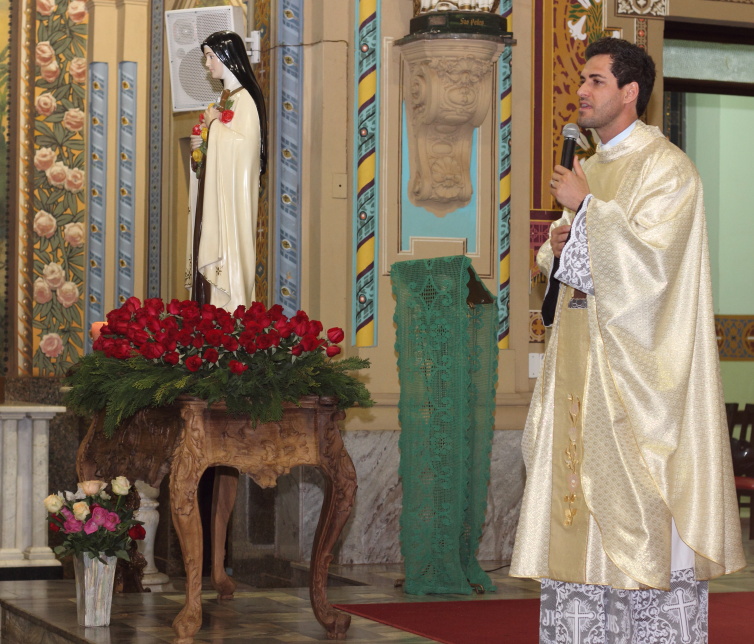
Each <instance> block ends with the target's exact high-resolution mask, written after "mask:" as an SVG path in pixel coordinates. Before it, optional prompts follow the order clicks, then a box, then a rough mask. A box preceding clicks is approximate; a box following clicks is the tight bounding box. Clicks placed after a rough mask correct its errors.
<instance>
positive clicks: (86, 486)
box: [79, 481, 107, 496]
mask: <svg viewBox="0 0 754 644" xmlns="http://www.w3.org/2000/svg"><path fill="white" fill-rule="evenodd" d="M106 487H107V483H105V482H104V481H79V490H80V491H81V492H82V493H83V495H84V496H96V495H97V494H99V493H100V492H101V491H102V490H104V489H105V488H106Z"/></svg>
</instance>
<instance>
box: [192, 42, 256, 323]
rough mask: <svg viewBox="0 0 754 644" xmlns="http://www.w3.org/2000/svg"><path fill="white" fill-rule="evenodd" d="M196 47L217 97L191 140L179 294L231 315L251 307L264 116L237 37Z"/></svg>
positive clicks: (252, 77) (244, 52) (248, 66)
mask: <svg viewBox="0 0 754 644" xmlns="http://www.w3.org/2000/svg"><path fill="white" fill-rule="evenodd" d="M201 48H202V52H203V53H204V56H205V65H206V66H207V69H209V72H210V75H211V76H212V78H218V79H222V82H223V92H222V95H221V96H220V98H219V100H218V101H217V103H214V104H213V105H210V106H209V107H208V108H207V110H206V111H205V112H204V116H203V122H202V124H201V125H200V126H197V127H195V128H194V133H193V134H192V136H191V149H192V158H193V162H192V168H193V169H194V170H195V171H196V172H195V173H194V172H192V173H191V194H190V196H189V204H190V206H189V208H190V213H189V234H188V248H187V256H188V257H187V266H186V288H188V289H190V290H191V299H192V300H196V301H197V302H199V303H201V304H214V305H215V306H217V307H220V308H224V309H226V310H228V311H234V310H235V309H236V307H238V305H239V304H243V305H244V306H249V305H250V304H251V303H252V302H253V301H254V295H255V293H254V290H255V289H254V278H255V274H256V229H257V209H258V202H259V177H260V175H261V174H262V173H264V171H265V169H266V166H267V113H266V110H265V105H264V98H263V97H262V90H261V88H260V87H259V83H257V79H256V78H255V77H254V72H253V71H252V70H251V65H250V63H249V57H248V55H247V53H246V46H245V43H244V41H243V39H242V38H241V36H239V35H238V34H237V33H235V32H232V31H218V32H216V33H213V34H212V35H211V36H209V37H208V38H207V39H206V40H205V41H204V42H203V43H202V47H201ZM205 128H206V131H205V132H204V133H203V135H202V130H204V129H205ZM205 148H206V149H205ZM197 159H198V163H197Z"/></svg>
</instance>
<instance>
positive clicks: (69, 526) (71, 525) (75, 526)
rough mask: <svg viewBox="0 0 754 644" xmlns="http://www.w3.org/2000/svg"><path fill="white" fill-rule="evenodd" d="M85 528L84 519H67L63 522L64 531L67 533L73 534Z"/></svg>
mask: <svg viewBox="0 0 754 644" xmlns="http://www.w3.org/2000/svg"><path fill="white" fill-rule="evenodd" d="M83 529H84V523H83V521H79V520H78V519H66V520H65V523H64V524H63V532H65V533H66V534H72V533H75V532H81V531H82V530H83Z"/></svg>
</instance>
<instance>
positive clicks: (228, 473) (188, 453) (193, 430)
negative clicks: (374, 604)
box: [77, 396, 356, 643]
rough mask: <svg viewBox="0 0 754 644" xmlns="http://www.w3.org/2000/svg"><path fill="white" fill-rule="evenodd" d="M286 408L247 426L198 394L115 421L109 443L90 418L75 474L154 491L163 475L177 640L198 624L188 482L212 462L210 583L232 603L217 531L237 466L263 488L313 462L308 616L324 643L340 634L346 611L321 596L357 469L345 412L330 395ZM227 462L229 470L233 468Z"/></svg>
mask: <svg viewBox="0 0 754 644" xmlns="http://www.w3.org/2000/svg"><path fill="white" fill-rule="evenodd" d="M299 402H300V404H299V406H295V405H286V406H285V411H284V415H283V419H282V420H281V421H280V422H273V423H259V424H257V426H256V427H254V425H253V423H252V422H251V421H250V420H249V419H248V418H244V417H234V416H232V415H230V414H228V413H227V412H226V409H225V405H224V404H216V405H213V406H212V407H210V408H208V407H207V404H206V402H205V401H203V400H198V399H195V398H189V397H181V398H179V399H178V401H177V402H176V404H174V405H172V406H169V407H161V408H153V409H146V410H142V411H140V412H138V413H136V414H135V415H134V416H132V417H131V418H129V419H128V420H127V421H125V422H123V423H122V424H121V425H120V426H119V427H118V429H117V430H116V433H115V434H114V436H113V437H112V438H111V439H108V438H106V437H105V435H104V433H103V432H102V429H101V427H102V416H101V415H100V416H98V417H97V418H95V419H94V421H93V422H92V424H91V426H90V427H89V431H88V433H87V435H86V437H85V438H84V440H83V441H82V443H81V445H80V447H79V451H78V458H77V470H78V476H79V480H81V481H86V480H91V479H103V480H110V479H111V478H113V477H115V476H120V475H124V476H127V477H128V478H129V479H130V480H131V481H133V480H136V479H141V480H143V481H145V482H147V483H149V484H150V485H152V486H154V487H159V485H160V483H161V481H162V479H163V478H164V476H165V475H166V474H168V473H170V505H171V511H172V516H173V525H174V526H175V529H176V532H177V533H178V538H179V541H180V544H181V550H182V552H183V562H184V566H185V568H186V604H185V606H184V607H183V609H182V610H181V612H180V613H179V614H178V616H177V617H176V618H175V620H174V621H173V628H174V629H175V632H176V634H177V635H178V639H176V640H175V641H176V642H181V643H183V642H191V641H192V639H193V636H194V634H195V633H196V632H197V631H198V630H199V627H200V626H201V621H202V605H201V582H202V525H201V519H200V516H199V507H198V503H197V485H198V483H199V479H200V478H201V476H202V473H203V472H204V470H206V469H207V468H208V467H211V466H227V467H219V468H218V471H217V473H216V477H215V488H214V493H213V508H212V544H213V546H212V550H213V552H212V585H213V587H214V588H215V589H216V590H217V591H218V597H219V598H224V599H231V598H232V597H233V591H234V590H235V583H234V582H233V580H232V579H230V577H228V575H227V574H226V572H225V568H224V566H223V558H224V555H225V536H226V530H227V524H228V519H229V517H230V513H231V511H232V509H233V503H234V500H235V495H236V489H237V486H238V472H239V471H240V472H241V473H243V474H248V475H249V476H250V477H251V478H252V479H253V480H254V481H256V482H257V483H258V484H259V485H260V486H262V487H273V486H274V485H275V484H276V483H277V478H278V476H280V475H281V474H285V473H287V472H289V471H290V469H291V468H292V467H295V466H296V465H313V466H315V467H318V468H319V469H320V470H321V471H322V474H323V476H324V480H325V496H324V502H323V504H322V512H321V514H320V517H319V522H318V523H317V529H316V532H315V536H314V545H313V548H312V557H311V570H310V577H309V596H310V599H311V604H312V608H313V610H314V615H315V616H316V618H317V620H318V621H319V623H320V624H322V626H324V628H325V630H326V631H327V637H328V639H335V640H342V639H345V637H346V631H347V630H348V627H349V625H350V623H351V617H350V616H349V615H347V614H346V613H342V612H340V611H337V610H335V609H334V608H333V606H332V604H330V603H329V602H328V601H327V569H328V566H329V564H330V561H331V560H332V554H331V553H332V548H333V546H334V545H335V542H336V541H337V539H338V537H339V536H340V533H341V531H342V529H343V526H344V525H345V523H346V521H347V520H348V517H349V516H350V514H351V508H352V507H353V501H354V496H355V493H356V471H355V470H354V467H353V462H352V461H351V457H350V456H349V455H348V452H346V450H345V447H344V446H343V440H342V438H341V435H340V431H339V429H338V425H337V423H338V421H339V420H342V419H343V417H344V415H345V414H344V413H343V412H342V411H339V410H338V409H337V407H336V406H335V400H334V399H332V398H318V397H316V396H310V397H306V398H302V399H301V400H300V401H299ZM233 468H235V469H233Z"/></svg>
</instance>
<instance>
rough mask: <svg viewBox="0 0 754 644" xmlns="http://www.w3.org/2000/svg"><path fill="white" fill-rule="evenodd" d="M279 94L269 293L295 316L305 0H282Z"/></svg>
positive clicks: (298, 278) (298, 300)
mask: <svg viewBox="0 0 754 644" xmlns="http://www.w3.org/2000/svg"><path fill="white" fill-rule="evenodd" d="M279 11H280V14H279V16H278V29H279V40H280V45H279V47H280V51H279V52H278V63H277V79H278V94H277V97H276V106H275V109H276V122H277V133H276V134H277V141H276V144H275V145H274V146H273V147H272V149H273V150H274V151H275V152H276V154H275V160H276V169H277V172H276V181H277V188H276V194H275V213H276V224H277V229H276V231H275V257H276V258H277V261H276V274H275V282H276V284H277V287H276V289H275V293H274V295H273V296H272V297H271V298H270V299H271V300H273V301H274V302H277V303H279V304H281V305H282V306H283V310H284V312H285V314H286V315H288V316H292V315H295V314H296V311H298V309H299V308H301V293H300V287H301V125H302V124H301V100H302V96H301V94H302V89H303V75H302V74H303V72H302V70H303V66H302V61H303V52H302V49H301V47H297V46H295V45H297V44H298V43H301V42H303V20H304V8H303V0H282V1H281V2H280V3H279Z"/></svg>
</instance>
